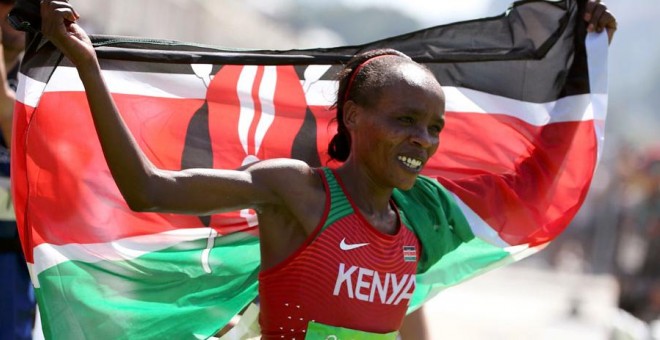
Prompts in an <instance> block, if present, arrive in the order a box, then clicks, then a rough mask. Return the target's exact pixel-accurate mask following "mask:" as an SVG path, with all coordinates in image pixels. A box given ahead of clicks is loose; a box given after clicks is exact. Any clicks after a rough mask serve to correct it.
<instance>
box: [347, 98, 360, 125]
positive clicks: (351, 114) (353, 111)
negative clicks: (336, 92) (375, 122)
mask: <svg viewBox="0 0 660 340" xmlns="http://www.w3.org/2000/svg"><path fill="white" fill-rule="evenodd" d="M361 111H362V108H361V107H360V105H358V104H356V103H355V102H354V101H352V100H348V101H346V102H345V103H344V117H343V118H344V126H346V128H347V129H348V130H349V131H351V130H353V129H354V127H355V124H356V122H357V119H358V116H359V115H360V112H361Z"/></svg>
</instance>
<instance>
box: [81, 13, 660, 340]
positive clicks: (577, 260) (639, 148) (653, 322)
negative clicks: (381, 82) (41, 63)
mask: <svg viewBox="0 0 660 340" xmlns="http://www.w3.org/2000/svg"><path fill="white" fill-rule="evenodd" d="M70 2H71V3H72V4H73V5H74V7H75V8H77V9H78V11H79V12H80V14H81V15H82V21H81V24H82V25H83V26H84V27H85V28H86V29H87V31H88V32H90V33H97V34H112V35H131V36H141V37H151V38H161V39H173V40H182V41H187V42H196V43H201V44H209V45H215V46H220V47H231V48H257V49H291V48H312V47H328V46H337V45H345V44H360V43H365V42H369V41H372V40H376V39H380V38H385V37H389V36H393V35H397V34H402V33H406V32H410V31H413V30H417V29H421V28H426V27H430V26H434V25H439V24H445V23H449V22H455V21H461V20H468V19H475V18H479V17H485V16H493V15H498V14H501V13H503V12H504V11H506V8H507V7H508V6H509V4H510V0H464V1H460V2H457V1H448V0H443V1H433V2H431V1H421V0H409V1H385V0H378V1H377V0H350V1H349V0H342V1H333V2H327V1H320V0H273V1H268V2H264V1H258V0H245V1H226V0H222V1H219V0H141V1H139V2H136V1H130V0H113V1H105V0H84V1H83V0H71V1H70ZM607 5H608V7H609V8H610V10H611V11H612V12H613V13H614V14H615V15H616V17H617V19H618V23H619V29H618V31H617V33H616V35H615V37H614V41H613V43H612V45H611V47H610V55H609V58H610V60H609V62H610V74H609V84H610V97H609V110H608V122H607V126H606V142H605V146H604V149H603V153H602V158H601V161H600V164H599V167H598V170H597V172H596V174H595V177H594V180H593V183H592V187H591V190H590V193H589V195H588V197H587V200H586V202H585V203H584V206H583V207H582V208H581V210H580V212H579V213H578V215H577V216H576V218H575V220H574V221H573V223H572V225H571V226H570V227H569V228H568V229H567V230H566V231H565V232H564V233H563V234H562V235H561V236H560V237H559V239H558V240H556V241H555V242H553V243H552V244H551V245H550V246H548V248H546V249H545V250H544V251H542V252H541V253H539V254H537V255H534V256H532V257H531V258H528V259H526V260H524V261H521V262H520V263H518V264H516V265H514V266H511V267H510V268H505V269H503V270H502V271H495V272H493V273H492V274H487V275H485V276H484V277H483V278H477V279H475V280H473V282H468V283H467V284H465V285H464V286H459V287H456V288H452V289H449V290H448V291H447V292H446V293H443V294H441V295H440V296H438V298H436V301H434V302H433V304H432V307H433V308H435V309H433V308H431V311H427V314H430V313H435V314H437V315H434V320H435V321H434V323H433V325H432V326H433V327H435V328H436V329H434V330H433V332H437V334H444V335H445V336H446V335H451V334H452V332H455V333H453V334H456V336H455V337H453V338H457V339H460V338H464V339H466V338H488V339H492V338H501V339H518V338H520V339H528V338H529V336H530V335H532V334H533V335H535V336H538V335H541V337H543V338H548V339H551V338H554V339H558V338H561V339H588V338H591V339H660V133H659V132H658V130H659V129H658V128H659V127H660V110H659V108H660V95H659V94H660V44H658V43H657V42H653V41H652V40H653V39H654V38H653V37H656V38H657V36H658V35H660V28H659V27H658V25H655V24H654V21H653V19H654V16H656V15H657V13H660V2H658V1H657V0H637V1H635V2H634V3H631V2H630V1H624V0H610V1H608V2H607ZM512 280H513V281H512ZM516 280H518V281H516ZM516 282H520V283H521V284H520V286H516ZM558 287H560V288H558ZM483 288H487V289H483ZM486 291H487V292H486ZM459 296H461V297H462V298H464V297H465V296H471V297H474V298H476V299H479V300H480V301H477V302H476V305H478V306H479V308H475V307H474V305H471V306H465V317H466V318H469V319H470V321H469V322H468V321H460V320H457V318H460V317H462V315H463V314H462V313H461V310H462V309H461V308H462V306H459V305H458V304H460V303H459V302H457V301H461V300H460V299H459V298H458V297H459ZM488 299H508V300H507V301H509V303H508V304H507V305H509V306H511V307H510V309H507V310H506V311H505V313H498V312H497V311H491V310H489V309H488V304H487V302H488V301H489V300H488ZM531 300H534V301H540V302H539V304H535V305H531V304H530V303H531ZM462 301H464V300H462ZM500 306H501V304H500ZM468 307H469V308H468ZM532 311H533V312H532ZM542 311H545V312H542ZM499 312H502V311H499ZM495 314H497V315H495ZM501 314H507V315H509V316H510V318H509V319H505V318H504V316H503V315H501ZM530 315H534V317H535V318H536V319H534V320H531V319H530ZM439 316H442V318H440V317H439ZM452 318H453V319H452ZM438 320H441V321H438ZM489 320H490V321H489Z"/></svg>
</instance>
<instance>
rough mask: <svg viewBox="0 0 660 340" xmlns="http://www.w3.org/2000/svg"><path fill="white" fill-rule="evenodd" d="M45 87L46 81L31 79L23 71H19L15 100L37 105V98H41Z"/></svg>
mask: <svg viewBox="0 0 660 340" xmlns="http://www.w3.org/2000/svg"><path fill="white" fill-rule="evenodd" d="M45 87H46V83H42V82H40V81H38V80H35V79H32V78H30V77H28V76H26V75H24V74H23V73H19V74H18V88H17V89H16V100H18V101H19V102H21V103H23V104H25V105H27V106H31V107H37V104H39V98H41V94H42V93H43V92H44V88H45Z"/></svg>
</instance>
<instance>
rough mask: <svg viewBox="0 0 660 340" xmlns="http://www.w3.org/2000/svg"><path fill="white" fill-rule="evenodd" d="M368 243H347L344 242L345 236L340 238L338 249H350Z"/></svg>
mask: <svg viewBox="0 0 660 340" xmlns="http://www.w3.org/2000/svg"><path fill="white" fill-rule="evenodd" d="M367 245H369V243H355V244H348V243H346V238H344V239H342V240H341V243H339V249H341V250H352V249H356V248H360V247H364V246H367Z"/></svg>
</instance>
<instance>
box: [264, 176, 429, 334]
mask: <svg viewBox="0 0 660 340" xmlns="http://www.w3.org/2000/svg"><path fill="white" fill-rule="evenodd" d="M319 173H320V175H321V176H322V178H323V181H324V185H325V189H326V207H325V212H324V216H323V218H322V219H321V222H320V223H319V226H317V227H316V229H315V231H314V232H313V233H312V235H310V236H309V238H308V239H307V241H306V242H305V244H303V245H302V246H301V247H300V249H298V250H297V251H296V252H295V253H294V254H292V255H291V256H290V257H289V258H288V259H286V260H285V261H283V262H282V263H280V264H278V265H277V266H275V267H273V268H270V269H268V270H265V271H263V272H261V273H260V274H259V294H260V304H261V312H260V316H259V323H260V326H261V332H262V337H263V339H304V337H305V332H306V329H307V324H308V322H310V321H315V322H318V323H322V324H326V325H330V326H335V327H343V328H350V329H354V330H361V331H366V332H373V333H389V332H393V331H397V330H398V329H399V328H400V327H401V323H402V322H403V318H404V316H405V314H406V310H407V307H408V305H409V303H410V299H411V297H412V294H413V291H414V289H415V273H416V270H417V261H418V254H420V253H421V249H420V245H419V242H418V240H417V238H416V236H415V234H414V233H413V232H412V231H411V230H410V229H409V228H408V227H406V226H404V225H402V223H401V222H400V221H401V219H400V218H399V222H398V223H399V226H398V228H397V232H396V234H394V235H388V234H384V233H382V232H380V231H378V230H376V228H374V227H373V226H372V225H371V224H369V222H367V220H366V219H365V218H364V217H363V216H362V215H361V214H360V212H359V210H358V209H357V208H356V207H355V205H354V204H353V202H352V201H351V199H350V198H349V197H348V196H347V195H346V192H345V190H344V189H343V188H342V185H341V182H340V181H339V179H338V178H337V177H336V176H335V175H334V173H333V172H332V171H331V170H329V169H327V168H323V169H320V170H319ZM391 204H392V206H393V207H395V206H394V203H393V202H392V203H391ZM395 209H396V207H395ZM397 212H398V211H397Z"/></svg>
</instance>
